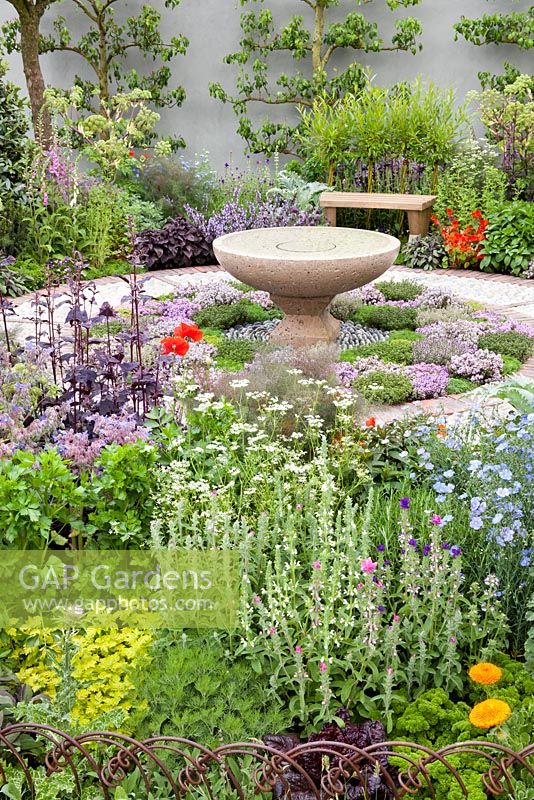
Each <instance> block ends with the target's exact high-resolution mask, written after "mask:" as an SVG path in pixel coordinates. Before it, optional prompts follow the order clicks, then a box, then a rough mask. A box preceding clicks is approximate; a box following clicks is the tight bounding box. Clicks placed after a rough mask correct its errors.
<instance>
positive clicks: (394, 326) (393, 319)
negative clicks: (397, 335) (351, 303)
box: [352, 306, 417, 331]
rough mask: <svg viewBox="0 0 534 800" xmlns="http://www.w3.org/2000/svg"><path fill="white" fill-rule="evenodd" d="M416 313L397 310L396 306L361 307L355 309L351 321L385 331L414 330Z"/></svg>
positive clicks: (414, 311)
mask: <svg viewBox="0 0 534 800" xmlns="http://www.w3.org/2000/svg"><path fill="white" fill-rule="evenodd" d="M416 318H417V311H416V309H415V308H397V307H396V306H362V307H361V308H357V309H356V311H355V312H354V314H353V315H352V319H353V320H354V322H361V323H362V325H370V326H371V327H372V328H381V329H382V330H386V331H394V330H403V329H406V328H407V329H408V330H412V331H413V330H415V328H416Z"/></svg>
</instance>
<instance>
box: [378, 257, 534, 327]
mask: <svg viewBox="0 0 534 800" xmlns="http://www.w3.org/2000/svg"><path fill="white" fill-rule="evenodd" d="M475 275H476V277H475ZM407 278H409V279H411V280H414V281H417V283H422V284H424V285H425V286H432V287H434V286H435V287H437V288H438V289H449V290H450V291H452V292H454V294H456V295H458V297H462V298H463V299H465V300H476V301H477V302H479V303H487V304H488V305H492V306H503V307H504V306H512V305H514V306H515V305H521V306H523V305H530V306H532V309H533V310H534V281H532V280H521V281H520V282H519V283H516V282H515V281H510V280H508V281H507V280H506V278H505V276H499V278H501V279H502V280H497V281H496V280H495V279H494V276H487V277H486V276H484V277H483V276H482V274H478V273H470V274H466V273H458V272H452V271H445V270H440V271H433V272H423V271H421V270H413V269H406V268H399V267H392V268H391V269H390V270H388V272H386V273H385V275H383V276H382V277H381V278H379V279H378V282H380V281H383V280H384V279H387V280H395V281H400V280H406V279H407ZM533 316H534V314H533Z"/></svg>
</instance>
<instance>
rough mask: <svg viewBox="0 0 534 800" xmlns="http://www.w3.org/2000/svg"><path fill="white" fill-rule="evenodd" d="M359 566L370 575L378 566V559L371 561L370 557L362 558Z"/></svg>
mask: <svg viewBox="0 0 534 800" xmlns="http://www.w3.org/2000/svg"><path fill="white" fill-rule="evenodd" d="M360 567H361V568H362V572H367V573H368V574H369V575H370V574H371V573H373V572H374V571H375V570H376V568H377V567H378V561H373V559H372V558H364V559H363V561H360Z"/></svg>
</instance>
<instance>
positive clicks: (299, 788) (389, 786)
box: [264, 708, 397, 800]
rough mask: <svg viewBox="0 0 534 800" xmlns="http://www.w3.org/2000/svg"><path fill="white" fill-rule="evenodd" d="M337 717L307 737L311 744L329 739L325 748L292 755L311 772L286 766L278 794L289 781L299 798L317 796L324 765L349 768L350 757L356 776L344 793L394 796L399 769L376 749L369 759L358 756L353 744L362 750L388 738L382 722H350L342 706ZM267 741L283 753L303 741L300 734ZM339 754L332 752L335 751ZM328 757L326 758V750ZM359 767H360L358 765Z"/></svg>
mask: <svg viewBox="0 0 534 800" xmlns="http://www.w3.org/2000/svg"><path fill="white" fill-rule="evenodd" d="M336 720H339V722H338V721H333V722H329V723H327V724H326V725H324V726H323V727H322V728H321V730H320V731H319V732H318V733H312V734H311V735H310V737H309V738H308V743H309V744H316V743H318V742H329V743H330V746H329V747H327V746H326V745H325V747H324V752H323V751H322V750H321V748H320V747H317V749H313V750H308V751H305V752H303V753H301V754H298V755H293V759H294V760H295V761H296V762H297V764H298V765H299V766H300V767H301V769H304V770H305V771H306V773H307V775H308V776H309V779H307V778H306V777H305V776H304V775H303V774H302V773H301V772H300V771H299V770H297V769H295V768H294V767H292V766H289V767H288V768H287V769H286V770H284V782H283V783H282V781H281V780H279V781H277V783H276V784H275V787H274V792H273V794H274V796H275V797H280V798H281V797H285V796H286V794H285V791H286V789H285V788H284V787H287V786H288V785H289V786H290V787H291V797H295V798H296V797H298V798H299V800H314V798H316V797H317V796H318V794H317V792H316V791H315V788H317V789H319V788H320V787H321V785H322V780H323V779H324V778H325V771H326V770H325V767H326V765H327V764H328V769H329V770H332V769H335V768H336V767H345V768H346V770H350V764H349V760H350V761H351V762H352V763H353V764H354V766H355V768H354V777H352V778H349V779H348V780H347V783H346V784H345V788H344V795H343V796H344V797H346V798H349V799H350V800H360V799H361V800H365V799H366V798H371V797H372V798H374V800H389V798H392V797H394V796H395V794H394V788H395V777H396V775H397V771H396V769H395V768H393V767H390V766H389V765H388V758H387V755H385V754H384V753H381V752H380V749H379V748H378V749H374V750H373V755H372V756H371V757H370V758H369V760H366V759H365V758H361V757H359V756H358V754H357V752H356V750H355V749H353V748H357V749H358V750H363V749H364V748H366V747H371V746H373V745H375V746H376V745H377V744H380V743H381V742H385V741H386V731H385V728H384V726H383V725H382V723H381V722H379V721H377V720H370V721H367V722H361V723H358V724H355V723H353V722H351V720H350V716H349V713H348V711H347V710H346V709H345V708H340V709H339V710H338V711H337V712H336ZM264 741H265V744H267V745H269V746H270V747H274V748H276V749H277V750H280V751H282V752H283V753H289V752H290V751H292V750H293V749H294V748H296V747H298V746H299V745H302V744H304V742H302V741H301V740H300V739H299V738H298V736H296V735H288V736H266V737H265V739H264ZM334 751H335V752H336V753H338V755H333V754H332V753H333V752H334ZM326 753H327V754H328V756H329V757H328V759H325V758H324V756H325V754H326ZM356 767H357V769H356Z"/></svg>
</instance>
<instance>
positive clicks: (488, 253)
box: [480, 200, 534, 277]
mask: <svg viewBox="0 0 534 800" xmlns="http://www.w3.org/2000/svg"><path fill="white" fill-rule="evenodd" d="M481 252H482V255H483V259H482V261H481V262H480V269H481V270H484V272H504V273H506V274H510V275H516V276H517V277H520V276H521V275H522V273H523V272H524V271H525V270H526V269H527V267H528V264H529V261H530V259H531V258H532V253H534V204H533V203H528V202H525V201H520V200H515V201H514V202H512V203H503V204H502V205H501V206H497V207H495V208H494V209H493V210H492V211H491V215H490V218H489V223H488V227H487V228H486V238H485V240H484V242H483V243H482V250H481Z"/></svg>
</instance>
